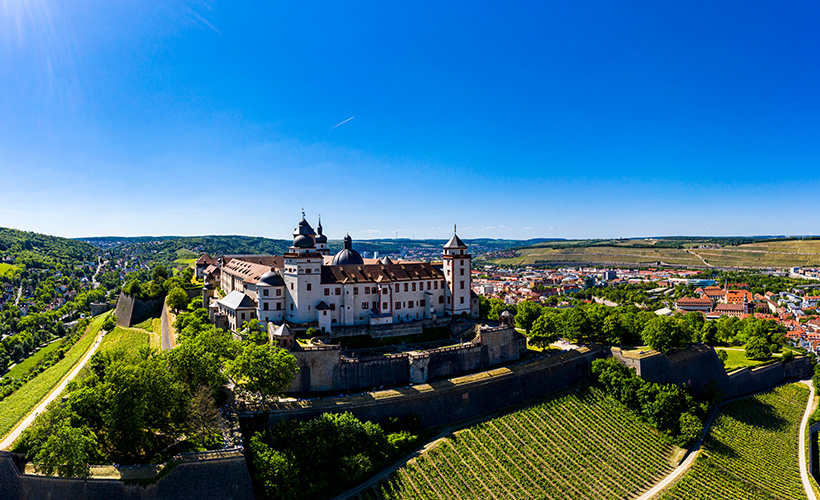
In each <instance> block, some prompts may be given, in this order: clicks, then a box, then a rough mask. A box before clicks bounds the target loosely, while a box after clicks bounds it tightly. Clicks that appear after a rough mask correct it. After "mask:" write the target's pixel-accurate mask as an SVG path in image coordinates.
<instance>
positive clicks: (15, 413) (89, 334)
mask: <svg viewBox="0 0 820 500" xmlns="http://www.w3.org/2000/svg"><path fill="white" fill-rule="evenodd" d="M109 314H111V312H110V311H109V312H107V313H105V314H101V315H99V316H97V317H96V318H94V320H93V321H92V322H91V324H90V325H89V326H88V329H87V330H86V332H85V334H84V335H83V338H81V339H80V340H79V341H77V343H76V344H74V346H72V347H71V349H69V351H68V352H67V353H66V355H65V357H64V358H63V359H61V360H60V362H59V363H57V364H56V365H54V366H52V367H51V368H49V369H48V370H46V371H44V372H43V373H41V374H39V375H38V376H37V377H35V378H34V379H32V380H29V381H28V382H27V383H26V384H25V385H24V386H23V387H21V388H20V389H18V390H17V391H15V392H14V393H13V394H11V395H10V396H9V397H7V398H6V399H4V400H3V401H0V436H5V435H6V434H7V433H8V432H9V431H10V430H11V429H12V428H14V426H15V425H17V422H19V421H20V420H22V419H23V418H24V417H25V416H26V415H27V414H28V413H29V412H30V411H31V410H32V409H33V408H34V407H35V406H37V404H38V403H39V402H40V401H42V400H43V398H45V397H46V396H47V395H48V393H49V392H51V390H52V389H54V387H55V386H56V385H57V384H58V383H60V380H62V379H63V377H65V375H66V374H67V373H68V372H69V371H71V368H73V367H74V365H76V364H77V362H79V361H80V359H82V357H83V356H84V355H85V353H86V352H87V351H88V349H89V348H90V347H91V345H92V344H93V343H94V339H95V338H96V337H97V333H98V332H99V331H100V327H101V326H102V323H103V321H104V320H105V318H106V317H108V315H109Z"/></svg>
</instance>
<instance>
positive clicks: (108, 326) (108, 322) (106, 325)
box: [101, 314, 117, 332]
mask: <svg viewBox="0 0 820 500" xmlns="http://www.w3.org/2000/svg"><path fill="white" fill-rule="evenodd" d="M116 326H117V318H116V317H115V316H114V315H113V314H109V315H108V317H107V318H105V321H103V324H102V326H101V328H102V329H103V330H105V331H106V332H110V331H111V330H113V329H114V327H116Z"/></svg>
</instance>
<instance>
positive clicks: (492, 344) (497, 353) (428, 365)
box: [286, 327, 526, 393]
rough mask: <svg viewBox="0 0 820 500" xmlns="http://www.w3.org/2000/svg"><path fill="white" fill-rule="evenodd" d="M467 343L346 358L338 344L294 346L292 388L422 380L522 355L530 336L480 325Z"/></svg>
mask: <svg viewBox="0 0 820 500" xmlns="http://www.w3.org/2000/svg"><path fill="white" fill-rule="evenodd" d="M478 332H479V333H478V334H477V336H476V338H475V339H474V340H473V341H472V342H469V343H465V344H461V345H456V346H452V347H446V348H439V349H430V350H426V351H413V352H407V353H402V354H392V355H387V356H367V357H348V356H345V355H344V354H343V352H342V350H341V349H340V348H339V347H338V346H336V345H322V346H312V347H298V346H297V347H294V348H292V349H291V354H293V355H294V357H296V360H297V363H298V364H299V370H300V372H299V375H297V376H296V378H295V379H294V381H293V382H292V383H291V384H290V386H289V387H288V389H287V391H286V392H288V393H308V392H346V391H355V390H361V389H372V388H375V387H383V386H393V385H406V384H408V383H411V382H412V383H424V382H427V381H428V380H432V379H435V378H443V377H452V376H457V375H461V374H464V373H468V372H472V371H476V370H484V369H487V368H490V367H492V366H495V365H499V364H501V363H507V362H510V361H515V360H517V359H519V357H520V356H521V353H522V352H524V351H525V350H526V339H525V338H524V337H523V336H521V335H520V334H518V333H516V332H515V330H514V329H513V328H508V327H501V328H486V327H485V328H482V329H479V330H478Z"/></svg>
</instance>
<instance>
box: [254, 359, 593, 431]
mask: <svg viewBox="0 0 820 500" xmlns="http://www.w3.org/2000/svg"><path fill="white" fill-rule="evenodd" d="M606 355H608V352H607V351H606V350H605V349H602V348H600V347H593V348H592V349H586V348H584V349H581V350H578V351H568V352H564V353H561V354H556V355H553V356H550V357H547V358H543V359H539V360H535V361H531V362H527V363H521V364H518V365H512V366H509V367H501V368H496V369H494V370H490V371H488V372H483V373H478V374H474V375H469V376H465V377H459V378H454V379H447V380H439V381H436V382H432V383H430V384H420V385H413V386H407V387H401V388H397V389H391V390H388V391H381V392H376V393H367V394H362V395H356V396H350V397H332V398H322V399H316V400H311V401H301V402H299V403H295V404H280V405H276V406H275V407H273V408H267V409H261V408H255V409H254V408H249V409H244V410H240V411H239V412H238V413H239V416H240V419H241V420H242V421H243V422H252V421H253V420H255V419H256V418H258V417H260V416H261V417H264V419H266V420H267V422H268V423H273V422H276V421H278V420H281V419H290V418H299V419H309V418H314V417H316V416H318V415H319V414H321V413H323V412H342V411H349V412H351V413H353V414H354V415H355V416H356V417H357V418H360V419H363V420H370V421H374V422H382V421H384V420H385V419H387V418H388V417H391V416H398V417H402V416H407V415H411V414H415V415H416V416H418V418H419V420H420V423H421V424H422V425H423V426H434V425H442V424H448V423H452V422H456V421H459V420H464V419H467V418H473V417H477V416H480V415H483V414H485V413H489V412H492V411H495V410H498V409H500V408H503V407H505V406H509V405H512V404H517V403H523V402H525V401H528V400H531V399H534V398H539V397H543V396H547V395H549V394H551V393H553V392H556V391H560V390H562V389H565V388H567V387H569V386H571V385H573V384H576V383H579V382H582V381H584V380H586V379H587V377H588V376H589V370H590V366H591V363H592V360H593V359H596V358H599V357H604V356H606ZM251 425H253V424H251Z"/></svg>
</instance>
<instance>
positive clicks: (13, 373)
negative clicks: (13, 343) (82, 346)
mask: <svg viewBox="0 0 820 500" xmlns="http://www.w3.org/2000/svg"><path fill="white" fill-rule="evenodd" d="M61 342H62V341H61V340H56V341H54V342H52V343H50V344H49V345H47V346H45V347H43V348H42V349H40V350H39V351H37V352H35V353H34V354H32V355H31V356H29V357H27V358H26V359H24V360H23V361H21V362H19V363H17V364H16V365H14V368H12V369H11V370H9V371H8V373H6V374H5V375H4V376H3V377H4V378H5V377H9V378H20V377H22V376H23V375H24V374H25V373H26V372H27V371H28V370H29V368H31V367H32V366H34V365H36V364H37V362H38V361H40V360H41V359H43V358H44V357H45V356H46V354H48V353H50V352H51V351H54V350H55V349H57V348H58V347H60V343H61Z"/></svg>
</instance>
